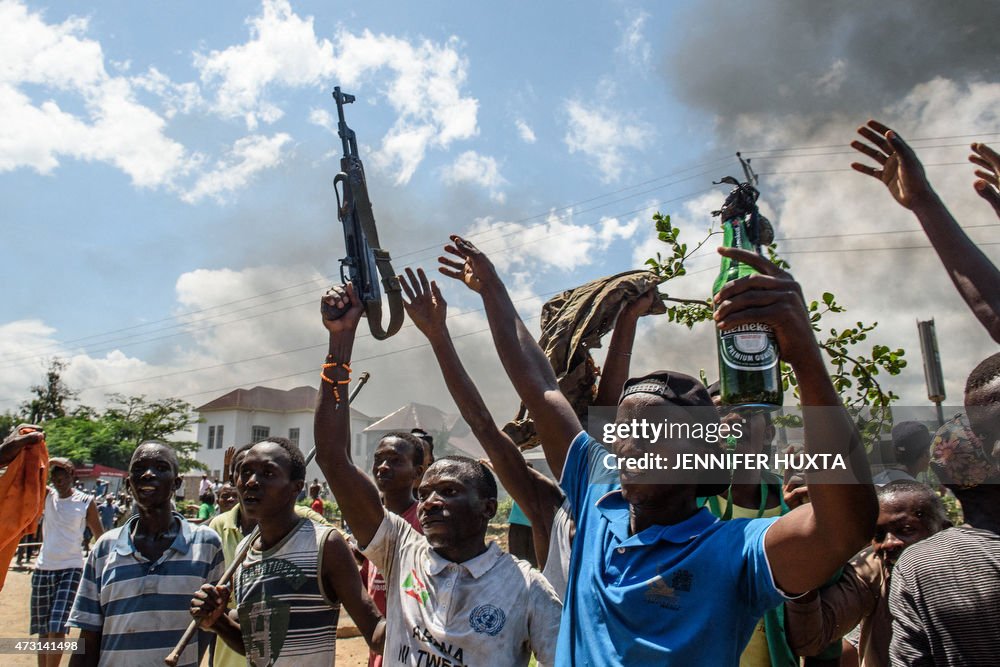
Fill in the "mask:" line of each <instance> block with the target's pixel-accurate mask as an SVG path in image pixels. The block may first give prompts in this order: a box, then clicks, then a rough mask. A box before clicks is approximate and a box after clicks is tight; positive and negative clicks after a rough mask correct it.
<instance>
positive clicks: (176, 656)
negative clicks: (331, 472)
mask: <svg viewBox="0 0 1000 667" xmlns="http://www.w3.org/2000/svg"><path fill="white" fill-rule="evenodd" d="M370 377H371V375H370V374H369V373H368V372H367V371H365V372H364V373H362V374H361V377H359V378H358V384H357V385H356V386H355V387H354V391H352V392H351V395H350V396H349V397H348V399H347V405H348V406H350V404H351V403H353V402H354V399H355V398H356V397H357V395H358V392H360V391H361V388H362V387H364V386H365V383H366V382H368V379H369V378H370ZM349 409H350V408H349V407H348V410H349ZM314 458H316V448H315V447H313V448H312V449H311V450H310V451H309V455H308V456H306V463H305V464H306V465H307V466H308V465H309V464H310V463H312V460H313V459H314ZM259 535H260V526H259V525H258V526H255V527H254V529H253V530H252V531H250V535H249V536H248V538H247V539H245V540H244V541H243V548H242V549H240V550H239V551H237V552H236V555H235V556H234V557H233V562H232V563H230V564H229V567H227V568H226V571H225V572H224V573H223V575H222V578H220V579H219V583H217V584H216V586H228V585H229V582H230V581H232V579H233V577H234V576H235V575H236V568H238V567H239V566H240V563H242V562H243V560H244V559H245V558H246V557H247V553H249V552H250V547H251V546H253V543H254V542H255V541H256V540H257V537H258V536H259ZM223 613H224V614H225V613H228V612H226V611H224V612H223ZM196 632H198V620H197V619H192V620H191V622H190V623H189V624H188V627H187V630H185V631H184V636H183V637H181V639H180V641H179V642H177V646H175V647H174V650H173V651H171V652H170V655H168V656H167V657H166V658H164V659H163V662H164V663H165V664H166V665H167V666H168V667H177V663H178V662H179V661H180V659H181V653H183V652H184V649H185V648H187V645H188V644H190V643H191V640H192V639H194V635H195V633H196Z"/></svg>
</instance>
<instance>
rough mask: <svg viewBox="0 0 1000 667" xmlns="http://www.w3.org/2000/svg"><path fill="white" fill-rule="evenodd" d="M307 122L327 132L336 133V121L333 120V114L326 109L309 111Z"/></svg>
mask: <svg viewBox="0 0 1000 667" xmlns="http://www.w3.org/2000/svg"><path fill="white" fill-rule="evenodd" d="M309 122H310V123H312V124H313V125H318V126H320V127H322V128H323V129H324V130H326V131H327V132H336V131H337V121H335V120H334V119H333V114H331V113H330V112H329V111H327V110H326V109H310V110H309Z"/></svg>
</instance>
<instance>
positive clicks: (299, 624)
mask: <svg viewBox="0 0 1000 667" xmlns="http://www.w3.org/2000/svg"><path fill="white" fill-rule="evenodd" d="M331 530H334V528H333V527H332V526H318V525H316V524H315V523H313V522H312V521H310V520H309V519H299V523H298V525H297V526H296V527H295V528H293V529H292V530H291V531H290V532H289V533H288V535H286V536H285V537H284V539H282V540H281V541H280V542H278V543H277V544H276V545H274V546H273V547H272V548H270V549H268V550H266V551H260V550H258V549H253V548H251V549H250V551H249V552H247V557H246V559H245V560H244V561H243V563H242V564H241V565H240V567H239V569H237V570H236V609H237V611H238V612H239V617H240V630H241V631H242V633H243V645H244V647H245V649H246V657H247V664H248V665H261V666H263V665H268V666H275V667H280V666H288V665H294V666H295V667H321V666H322V667H330V665H333V661H334V656H335V651H334V643H335V642H336V640H337V620H338V617H339V615H340V603H339V602H337V601H335V600H334V599H332V598H331V597H330V596H329V592H328V591H325V590H324V589H323V582H322V580H321V578H320V568H319V564H320V563H321V562H322V559H323V545H324V544H325V543H326V540H327V537H328V535H329V534H330V531H331ZM245 539H250V538H249V537H247V538H245ZM240 544H241V545H242V542H241V543H240ZM237 550H239V549H238V548H237ZM350 566H353V563H352V564H350Z"/></svg>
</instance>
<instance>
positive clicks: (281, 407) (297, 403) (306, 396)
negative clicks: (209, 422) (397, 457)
mask: <svg viewBox="0 0 1000 667" xmlns="http://www.w3.org/2000/svg"><path fill="white" fill-rule="evenodd" d="M195 410H197V411H198V412H213V411H219V410H246V411H253V410H260V411H266V412H315V410H316V387H296V388H295V389H288V390H285V389H273V388H271V387H254V388H253V389H234V390H233V391H231V392H229V393H228V394H223V395H222V396H219V397H218V398H216V399H214V400H211V401H209V402H208V403H205V404H204V405H201V406H199V407H197V408H195ZM351 415H352V416H354V417H360V418H362V419H368V416H367V415H365V414H363V413H361V412H359V411H358V410H355V409H354V408H351Z"/></svg>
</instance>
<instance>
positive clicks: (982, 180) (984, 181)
mask: <svg viewBox="0 0 1000 667" xmlns="http://www.w3.org/2000/svg"><path fill="white" fill-rule="evenodd" d="M972 151H973V154H972V155H970V156H969V162H971V163H973V164H975V165H978V166H980V167H982V169H976V176H978V177H979V178H978V179H977V180H976V182H975V183H973V184H972V186H973V187H974V188H975V189H976V194H978V195H979V196H980V197H982V198H983V199H985V200H986V201H987V202H988V203H989V205H990V206H992V207H993V210H994V211H996V214H997V215H998V216H1000V154H998V153H997V152H996V151H995V150H993V149H992V148H990V147H989V146H987V145H986V144H981V143H975V144H972Z"/></svg>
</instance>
